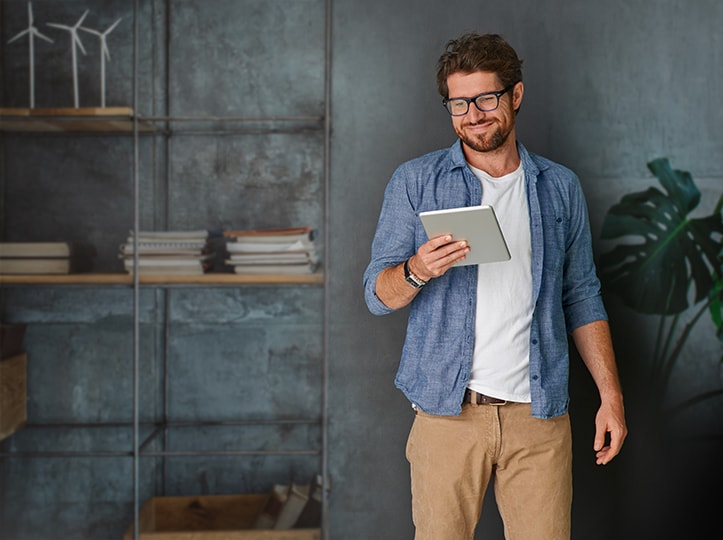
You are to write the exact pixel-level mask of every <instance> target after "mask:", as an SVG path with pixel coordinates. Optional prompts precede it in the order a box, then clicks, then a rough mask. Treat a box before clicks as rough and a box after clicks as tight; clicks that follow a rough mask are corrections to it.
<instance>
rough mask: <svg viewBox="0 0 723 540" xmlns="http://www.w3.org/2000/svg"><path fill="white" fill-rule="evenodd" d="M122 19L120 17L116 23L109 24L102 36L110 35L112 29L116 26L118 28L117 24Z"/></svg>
mask: <svg viewBox="0 0 723 540" xmlns="http://www.w3.org/2000/svg"><path fill="white" fill-rule="evenodd" d="M122 18H123V17H121V18H120V19H118V20H117V21H116V22H114V23H113V24H111V25H110V26H109V27H108V29H107V30H106V31H105V32H103V34H104V35H106V36H107V35H108V34H110V33H111V32H112V31H113V29H114V28H115V27H116V26H118V23H119V22H121V19H122Z"/></svg>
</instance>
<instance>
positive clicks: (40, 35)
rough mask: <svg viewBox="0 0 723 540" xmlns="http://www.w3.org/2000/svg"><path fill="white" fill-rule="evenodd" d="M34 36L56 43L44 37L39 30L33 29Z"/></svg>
mask: <svg viewBox="0 0 723 540" xmlns="http://www.w3.org/2000/svg"><path fill="white" fill-rule="evenodd" d="M33 35H34V36H37V37H39V38H40V39H44V40H45V41H47V42H49V43H55V42H54V41H53V40H52V39H50V38H49V37H48V36H44V35H43V34H41V33H40V32H39V31H38V29H37V28H33Z"/></svg>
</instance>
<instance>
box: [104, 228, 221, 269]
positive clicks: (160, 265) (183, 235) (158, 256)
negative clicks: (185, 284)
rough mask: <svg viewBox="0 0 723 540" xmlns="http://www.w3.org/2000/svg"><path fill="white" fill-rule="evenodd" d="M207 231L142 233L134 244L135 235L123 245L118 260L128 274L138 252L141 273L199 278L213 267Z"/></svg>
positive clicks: (212, 254) (132, 267) (212, 255)
mask: <svg viewBox="0 0 723 540" xmlns="http://www.w3.org/2000/svg"><path fill="white" fill-rule="evenodd" d="M208 236H209V235H208V231H205V230H196V231H140V232H139V233H138V241H137V242H135V243H134V238H133V233H132V232H131V234H130V236H129V237H128V238H127V240H126V243H125V244H121V246H120V253H119V255H118V256H119V257H120V258H121V259H122V260H123V267H124V268H125V270H126V272H128V273H130V274H132V273H133V269H134V264H135V262H134V255H135V253H136V251H135V248H136V247H137V250H138V274H139V275H151V274H156V275H158V274H174V275H178V274H180V275H198V274H203V273H204V272H206V271H208V270H210V269H211V268H212V266H213V257H214V253H213V252H212V251H211V250H210V248H209V244H208Z"/></svg>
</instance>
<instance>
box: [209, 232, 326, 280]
mask: <svg viewBox="0 0 723 540" xmlns="http://www.w3.org/2000/svg"><path fill="white" fill-rule="evenodd" d="M223 234H224V236H225V238H226V264H227V265H229V266H230V267H231V268H232V269H233V272H235V273H236V274H308V273H312V272H314V271H315V270H316V269H317V268H318V266H319V255H318V251H317V246H316V242H315V240H314V237H315V230H314V229H313V228H311V227H308V226H304V227H291V228H286V229H262V230H226V231H224V233H223Z"/></svg>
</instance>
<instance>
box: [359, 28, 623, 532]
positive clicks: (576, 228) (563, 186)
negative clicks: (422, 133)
mask: <svg viewBox="0 0 723 540" xmlns="http://www.w3.org/2000/svg"><path fill="white" fill-rule="evenodd" d="M521 67H522V62H521V61H520V60H519V58H518V57H517V53H516V52H515V51H514V49H513V48H512V47H511V46H510V45H509V44H508V43H507V42H506V41H505V40H504V39H503V38H502V37H501V36H498V35H477V34H466V35H463V36H461V37H460V38H459V39H457V40H452V41H450V42H449V43H448V44H447V46H446V49H445V52H444V53H443V54H442V56H441V57H440V59H439V64H438V70H437V85H438V88H439V92H440V94H441V95H442V97H443V98H444V100H443V104H444V105H445V107H446V109H447V111H448V112H449V114H450V115H451V120H452V126H453V128H454V130H455V132H456V134H457V136H458V138H459V140H458V141H456V142H455V143H454V145H453V146H452V147H451V148H448V149H444V150H439V151H436V152H432V153H430V154H427V155H425V156H422V157H420V158H417V159H414V160H411V161H409V162H407V163H404V164H402V165H401V166H400V167H399V168H398V169H397V170H396V171H395V173H394V175H393V176H392V178H391V180H390V182H389V184H388V186H387V188H386V191H385V195H384V202H383V205H382V210H381V214H380V217H379V222H378V225H377V230H376V233H375V236H374V240H373V242H372V257H371V262H370V263H369V266H368V267H367V269H366V272H365V274H364V288H365V298H366V302H367V305H368V307H369V309H370V311H371V312H372V313H374V314H376V315H383V314H386V313H390V312H392V311H394V310H398V309H400V308H403V307H405V306H407V305H409V306H410V309H409V321H408V326H407V335H406V340H405V344H404V349H403V353H402V359H401V362H400V366H399V370H398V373H397V376H396V379H395V384H396V385H397V387H398V388H400V389H401V390H402V391H403V392H404V394H405V395H406V396H407V398H408V399H409V400H410V401H411V403H412V406H413V407H414V409H415V411H416V416H415V419H414V424H413V426H412V429H411V432H410V434H409V439H408V442H407V458H408V460H409V462H410V468H411V481H412V511H413V519H414V524H415V527H416V536H415V539H416V540H465V539H472V538H473V536H474V530H475V527H476V525H477V522H478V520H479V516H480V513H481V510H482V500H483V496H484V492H485V490H486V488H487V485H488V483H489V481H490V479H491V478H492V477H494V487H495V497H496V501H497V506H498V508H499V510H500V514H501V516H502V519H503V521H504V526H505V536H506V538H508V539H511V540H521V539H529V540H546V539H547V540H559V539H563V538H569V537H570V510H571V502H572V472H571V470H572V448H571V446H572V443H571V435H570V422H569V417H568V413H567V407H568V401H569V398H568V387H567V385H568V368H569V359H568V342H567V334H568V333H569V334H571V335H572V338H573V340H574V343H575V345H576V347H577V349H578V352H579V353H580V356H581V357H582V359H583V361H584V363H585V365H586V366H587V368H588V370H589V371H590V373H591V375H592V378H593V380H594V381H595V384H596V386H597V389H598V391H599V393H600V400H601V404H600V409H599V411H598V413H597V415H596V419H595V427H596V432H595V438H594V441H593V448H594V451H595V453H596V454H595V455H596V461H597V463H598V464H606V463H608V462H610V460H611V459H613V457H615V456H616V455H617V454H618V452H619V451H620V448H621V446H622V444H623V440H624V439H625V437H626V435H627V428H626V425H625V414H624V409H623V397H622V391H621V387H620V383H619V380H618V374H617V368H616V365H615V358H614V354H613V347H612V343H611V338H610V331H609V327H608V323H607V315H606V312H605V308H604V306H603V303H602V300H601V297H600V283H599V281H598V278H597V275H596V270H595V266H594V262H593V254H592V243H591V235H590V227H589V222H588V216H587V208H586V204H585V200H584V197H583V194H582V190H581V187H580V184H579V181H578V179H577V177H576V176H575V175H574V173H572V172H571V171H570V170H568V169H566V168H565V167H562V166H561V165H558V164H556V163H553V162H551V161H550V160H547V159H545V158H542V157H540V156H537V155H535V154H532V153H530V152H528V151H527V149H526V148H525V147H524V146H523V145H522V144H520V143H519V142H518V141H517V140H516V136H515V116H516V114H517V112H518V111H519V109H520V105H521V103H522V98H523V95H524V85H523V83H522V69H521ZM480 204H489V205H492V206H493V207H494V208H495V211H496V214H497V216H498V218H499V221H500V225H501V227H502V231H503V233H504V235H505V238H506V240H507V243H508V245H509V248H510V252H511V255H512V258H511V259H510V260H509V261H506V262H496V263H487V264H481V265H466V266H456V267H454V268H452V266H453V265H454V264H455V263H457V262H458V261H462V260H463V259H464V258H465V257H466V255H467V254H468V253H469V249H470V248H469V246H468V245H467V244H466V242H465V241H464V240H456V239H452V238H451V237H450V236H448V235H442V236H438V237H435V238H431V239H428V238H427V236H426V234H425V232H424V228H423V227H422V224H421V222H420V220H419V217H418V215H419V213H420V212H423V211H426V210H436V209H444V208H455V207H466V206H476V205H480ZM607 439H609V441H608V440H607Z"/></svg>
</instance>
